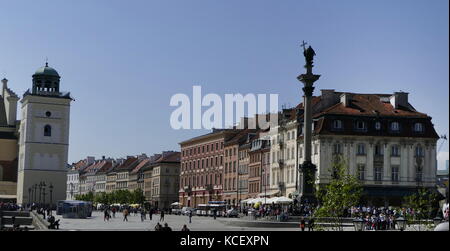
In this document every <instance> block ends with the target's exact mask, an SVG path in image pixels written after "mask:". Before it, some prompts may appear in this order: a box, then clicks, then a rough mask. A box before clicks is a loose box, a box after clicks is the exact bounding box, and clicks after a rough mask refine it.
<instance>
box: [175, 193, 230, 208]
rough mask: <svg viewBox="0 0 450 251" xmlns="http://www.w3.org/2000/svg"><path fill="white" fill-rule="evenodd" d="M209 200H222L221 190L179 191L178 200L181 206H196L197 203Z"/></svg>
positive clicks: (206, 202)
mask: <svg viewBox="0 0 450 251" xmlns="http://www.w3.org/2000/svg"><path fill="white" fill-rule="evenodd" d="M210 201H223V193H222V190H213V191H210V192H208V191H205V190H202V191H192V192H190V193H187V192H181V193H180V197H179V202H180V203H181V205H182V206H183V207H193V208H196V207H198V205H199V204H208V202H210Z"/></svg>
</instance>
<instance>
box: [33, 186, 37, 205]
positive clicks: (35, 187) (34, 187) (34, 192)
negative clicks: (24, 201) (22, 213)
mask: <svg viewBox="0 0 450 251" xmlns="http://www.w3.org/2000/svg"><path fill="white" fill-rule="evenodd" d="M36 189H37V184H34V185H33V190H34V191H33V196H34V198H33V203H36Z"/></svg>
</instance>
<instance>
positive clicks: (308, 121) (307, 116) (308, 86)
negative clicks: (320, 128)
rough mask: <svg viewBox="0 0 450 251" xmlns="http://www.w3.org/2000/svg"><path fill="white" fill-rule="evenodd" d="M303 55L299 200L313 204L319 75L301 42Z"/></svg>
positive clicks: (311, 56)
mask: <svg viewBox="0 0 450 251" xmlns="http://www.w3.org/2000/svg"><path fill="white" fill-rule="evenodd" d="M302 46H303V55H304V56H305V61H306V65H305V68H306V74H302V75H300V76H298V77H297V79H298V80H299V81H300V82H302V83H303V84H304V88H303V92H304V94H305V95H304V99H303V105H304V113H303V114H304V117H303V118H304V119H303V141H304V142H303V145H304V162H303V163H302V164H301V165H300V166H299V171H300V172H301V183H300V186H301V188H300V196H301V197H300V198H301V199H300V200H301V202H302V203H303V202H313V203H314V202H315V196H314V179H315V173H316V170H317V169H316V166H315V165H314V164H313V163H312V162H311V137H312V105H311V100H312V95H313V92H314V87H313V85H314V82H316V81H317V80H319V78H320V75H315V74H313V72H312V68H313V67H314V65H313V60H314V56H315V55H316V53H315V51H314V50H313V48H312V47H311V46H309V47H308V49H306V47H305V46H306V43H305V42H303V44H302Z"/></svg>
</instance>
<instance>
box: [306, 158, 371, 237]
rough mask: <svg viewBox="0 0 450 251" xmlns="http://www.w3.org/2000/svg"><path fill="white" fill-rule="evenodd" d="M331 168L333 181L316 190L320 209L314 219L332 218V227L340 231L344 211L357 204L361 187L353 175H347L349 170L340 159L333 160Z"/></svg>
mask: <svg viewBox="0 0 450 251" xmlns="http://www.w3.org/2000/svg"><path fill="white" fill-rule="evenodd" d="M332 168H333V169H332V170H331V171H332V173H333V179H332V180H331V181H330V183H329V184H327V185H326V186H325V187H322V188H320V189H318V192H317V197H318V200H319V202H320V207H319V208H318V209H317V210H316V212H315V214H314V217H326V218H332V219H333V220H332V221H333V225H332V227H333V228H335V229H336V230H342V227H341V221H342V218H343V217H344V214H345V212H346V209H348V208H350V207H352V206H356V205H357V204H358V203H359V201H360V199H361V195H362V186H361V183H360V182H359V180H358V179H357V178H356V177H355V176H354V175H351V174H349V168H348V166H347V164H346V162H345V160H344V159H343V158H342V157H337V158H336V159H335V161H334V162H333V167H332Z"/></svg>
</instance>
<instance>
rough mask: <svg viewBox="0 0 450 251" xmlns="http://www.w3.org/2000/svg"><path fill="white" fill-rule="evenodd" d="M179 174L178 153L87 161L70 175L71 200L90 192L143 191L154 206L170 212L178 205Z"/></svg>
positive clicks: (68, 174)
mask: <svg viewBox="0 0 450 251" xmlns="http://www.w3.org/2000/svg"><path fill="white" fill-rule="evenodd" d="M179 173H180V153H179V152H174V151H167V152H162V153H161V154H155V155H153V156H151V157H147V156H146V155H145V154H142V155H139V156H128V157H126V158H123V159H111V158H109V159H106V158H104V157H103V158H102V159H101V160H95V158H93V157H87V158H86V159H85V160H81V161H79V162H77V163H74V164H73V165H72V166H71V168H70V170H69V171H68V173H67V199H68V200H74V199H75V196H76V195H82V194H87V193H89V192H93V193H99V192H106V193H111V192H112V191H115V190H129V191H134V190H137V189H140V190H141V191H142V192H143V193H144V196H145V199H146V201H147V202H149V203H150V204H151V205H153V206H154V207H157V208H159V209H167V208H169V207H170V205H171V204H172V203H174V202H177V201H178V190H179V189H178V188H179Z"/></svg>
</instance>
